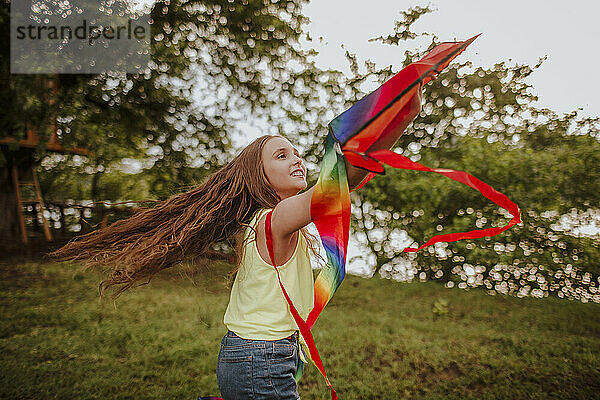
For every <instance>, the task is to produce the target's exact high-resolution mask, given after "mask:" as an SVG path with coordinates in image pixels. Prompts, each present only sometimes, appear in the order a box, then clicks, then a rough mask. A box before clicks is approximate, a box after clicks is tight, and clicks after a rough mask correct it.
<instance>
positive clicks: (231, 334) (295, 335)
mask: <svg viewBox="0 0 600 400" xmlns="http://www.w3.org/2000/svg"><path fill="white" fill-rule="evenodd" d="M225 336H226V337H230V338H238V339H243V338H241V337H239V336H238V335H236V334H235V332H232V331H227V333H226V334H225ZM298 337H299V333H298V331H296V332H294V333H292V334H291V335H290V336H287V337H284V338H282V339H288V340H291V341H292V342H298ZM245 340H257V341H258V340H260V339H245ZM275 340H281V339H274V340H267V341H269V342H272V341H275Z"/></svg>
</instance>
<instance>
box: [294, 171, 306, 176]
mask: <svg viewBox="0 0 600 400" xmlns="http://www.w3.org/2000/svg"><path fill="white" fill-rule="evenodd" d="M292 176H304V174H303V173H302V172H300V171H297V172H294V173H293V174H292Z"/></svg>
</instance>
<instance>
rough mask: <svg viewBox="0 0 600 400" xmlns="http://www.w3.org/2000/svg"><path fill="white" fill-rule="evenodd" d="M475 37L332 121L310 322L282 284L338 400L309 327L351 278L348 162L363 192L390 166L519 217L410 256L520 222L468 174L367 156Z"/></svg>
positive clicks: (503, 200)
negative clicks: (436, 179)
mask: <svg viewBox="0 0 600 400" xmlns="http://www.w3.org/2000/svg"><path fill="white" fill-rule="evenodd" d="M477 36H479V35H477ZM477 36H474V37H472V38H471V39H469V40H466V41H464V42H448V43H441V44H439V45H437V46H436V47H434V48H433V49H432V50H431V51H430V52H429V53H428V54H427V55H426V56H425V57H423V59H421V60H419V61H417V62H414V63H412V64H410V65H408V66H407V67H406V68H404V69H403V70H402V71H400V72H399V73H398V74H396V75H395V76H394V77H392V78H391V79H390V80H388V81H387V82H385V83H384V84H383V85H382V86H380V87H379V88H378V89H377V90H375V91H374V92H372V93H370V94H369V95H367V96H365V97H364V98H363V99H361V100H360V101H359V102H357V103H356V104H354V105H353V106H352V107H351V108H349V109H348V110H346V111H345V112H344V113H342V114H341V115H339V116H338V117H336V118H335V119H334V120H333V121H331V122H330V123H329V133H328V135H327V141H326V145H325V156H324V158H323V161H322V163H321V172H320V175H319V179H318V181H317V184H316V187H315V191H314V193H313V196H312V202H311V216H312V219H313V222H314V224H315V225H316V227H317V229H318V231H319V234H320V236H321V241H322V242H323V246H324V248H325V251H326V254H327V264H326V265H325V267H323V270H322V271H321V273H320V274H319V275H318V276H317V278H316V280H315V305H314V308H313V309H312V311H311V312H310V314H309V315H308V318H307V319H306V321H304V320H303V319H302V318H301V317H300V315H299V314H298V312H297V311H296V308H295V307H294V305H293V304H292V302H291V300H290V298H289V296H288V295H287V292H286V290H285V288H284V287H283V285H281V281H279V283H280V286H281V289H282V291H283V294H284V296H285V298H286V300H287V302H288V304H289V306H290V311H291V313H292V315H293V317H294V319H295V321H296V323H297V325H298V328H299V330H300V333H301V334H302V336H303V338H304V340H305V341H306V343H307V345H308V348H309V352H310V356H311V359H312V360H313V362H314V363H315V365H316V366H317V368H318V369H319V371H320V372H321V373H322V374H323V376H324V377H325V380H326V382H327V385H328V386H329V387H330V388H331V397H332V399H337V394H336V392H335V390H334V389H333V386H332V385H331V383H330V382H329V379H328V378H327V375H326V373H325V369H324V367H323V363H322V361H321V359H320V357H319V353H318V351H317V348H316V346H315V343H314V339H313V337H312V333H311V329H312V327H313V326H314V324H315V322H316V320H317V318H318V317H319V315H320V314H321V312H322V311H323V309H324V308H325V306H326V305H327V303H328V302H329V300H330V299H331V298H332V297H333V295H334V293H335V291H336V290H337V288H338V287H339V286H340V284H341V283H342V281H343V280H344V276H345V274H346V268H345V265H346V250H347V248H348V239H349V235H350V190H349V187H348V179H347V176H346V166H345V163H344V159H347V160H348V161H349V162H350V163H351V164H352V165H354V166H357V167H361V168H364V169H367V170H369V171H370V173H369V175H368V176H367V177H366V178H365V179H364V180H363V182H362V183H361V185H360V186H359V187H357V188H356V189H359V188H360V187H362V186H363V185H364V184H365V183H366V182H368V181H369V180H370V179H371V178H373V177H374V176H375V175H377V174H381V173H384V169H383V165H382V164H387V165H389V166H390V167H393V168H401V169H411V170H418V171H427V172H435V173H438V174H441V175H444V176H447V177H448V178H450V179H453V180H455V181H458V182H461V183H464V184H465V185H468V186H470V187H472V188H474V189H476V190H478V191H479V192H480V193H481V194H482V195H483V196H485V197H487V198H488V199H490V200H491V201H493V202H494V203H496V204H498V205H499V206H501V207H503V208H505V209H506V210H508V211H509V212H510V213H511V214H512V215H513V218H512V220H511V221H510V222H509V223H508V224H507V225H506V226H503V227H498V228H488V229H479V230H473V231H469V232H461V233H450V234H445V235H437V236H434V237H433V238H431V239H429V240H428V241H427V242H426V243H424V244H423V245H421V246H420V247H418V248H416V249H415V248H406V249H404V251H405V252H415V251H418V250H420V249H422V248H424V247H427V246H430V245H432V244H434V243H437V242H440V241H445V242H452V241H456V240H461V239H475V238H481V237H485V236H494V235H497V234H499V233H501V232H503V231H505V230H506V229H509V228H510V227H511V226H513V225H515V224H518V223H519V222H521V219H520V217H521V211H520V209H519V207H518V206H517V205H516V204H515V203H513V202H512V201H511V200H510V199H509V198H508V197H506V196H505V195H503V194H502V193H500V192H498V191H496V190H495V189H493V188H492V187H491V186H489V185H487V184H486V183H484V182H482V181H480V180H479V179H477V178H475V177H474V176H472V175H470V174H468V173H466V172H463V171H454V170H450V169H443V168H429V167H426V166H424V165H422V164H419V163H417V162H413V161H411V160H410V159H407V158H406V157H403V156H401V155H399V154H396V153H394V152H392V151H389V150H377V151H372V152H368V149H369V148H370V147H371V145H372V144H373V143H375V142H376V141H377V140H378V139H380V138H382V137H385V136H386V135H390V134H395V133H397V129H399V127H400V126H401V125H402V122H403V121H405V120H406V118H407V115H408V113H409V110H408V107H407V104H410V102H411V100H412V98H413V96H414V95H415V94H416V91H417V90H420V89H419V85H420V84H421V83H423V84H426V83H427V82H429V81H430V80H431V79H433V78H435V76H436V75H437V74H438V73H439V72H440V71H441V70H443V69H444V68H446V67H447V66H448V64H449V63H450V62H451V61H452V60H453V59H454V58H455V57H456V56H458V55H459V54H460V53H461V52H462V51H463V50H464V49H465V48H466V47H467V46H468V45H469V44H471V42H472V41H473V40H475V39H476V38H477ZM356 189H355V190H356ZM271 213H272V211H271V212H270V213H269V214H268V215H267V218H266V237H267V247H268V249H269V254H270V256H271V261H272V263H273V265H275V260H274V256H273V246H272V240H271ZM275 269H276V270H277V274H278V276H279V270H278V269H277V267H275Z"/></svg>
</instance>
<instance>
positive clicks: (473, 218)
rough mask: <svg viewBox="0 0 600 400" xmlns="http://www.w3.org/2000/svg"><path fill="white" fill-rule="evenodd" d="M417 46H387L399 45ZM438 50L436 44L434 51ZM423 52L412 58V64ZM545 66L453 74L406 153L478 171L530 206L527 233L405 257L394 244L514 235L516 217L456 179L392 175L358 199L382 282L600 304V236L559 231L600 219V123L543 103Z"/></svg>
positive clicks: (464, 69)
mask: <svg viewBox="0 0 600 400" xmlns="http://www.w3.org/2000/svg"><path fill="white" fill-rule="evenodd" d="M424 14H426V12H424V10H422V9H419V10H413V12H412V13H411V12H407V13H404V15H403V20H402V21H400V22H399V23H398V24H400V25H402V24H404V25H406V24H408V25H410V24H412V23H413V22H415V21H416V19H418V18H420V17H421V16H422V15H424ZM404 25H402V26H404ZM390 38H391V37H390ZM406 39H408V37H406V38H405V37H402V36H396V39H394V40H391V39H389V38H388V39H385V40H384V39H383V38H377V39H376V40H380V41H383V42H384V43H386V44H391V45H399V44H400V40H406ZM435 42H436V39H435V36H434V40H433V41H432V44H431V46H433V45H434V44H435ZM474 45H476V44H474ZM431 46H430V47H431ZM422 54H423V51H421V52H412V53H411V52H407V53H406V61H405V64H406V63H408V62H410V61H411V60H412V59H415V58H417V57H418V56H420V55H422ZM350 61H351V63H353V64H354V68H353V72H354V73H355V75H356V76H355V78H354V79H355V81H356V82H359V81H366V80H368V79H373V78H374V77H377V78H378V80H379V81H383V80H385V79H387V78H388V77H389V76H390V75H391V73H392V71H391V70H390V69H389V68H384V69H381V70H376V69H373V68H372V67H371V66H372V63H370V62H369V61H366V62H365V69H366V72H365V73H362V74H361V73H359V68H358V64H359V62H358V60H357V59H356V57H352V58H351V59H350ZM542 62H543V59H541V60H540V62H539V63H538V64H537V65H535V66H533V67H530V66H527V65H514V66H508V65H506V64H505V63H498V64H496V65H495V66H493V67H492V68H489V69H485V68H482V67H473V66H472V65H471V64H470V63H469V62H466V63H463V64H454V65H451V66H450V67H449V68H448V69H447V70H445V71H444V72H443V73H442V74H440V76H439V77H438V78H437V79H436V80H434V81H432V82H431V83H430V84H428V85H427V86H426V87H425V90H424V99H425V104H424V105H423V111H422V112H421V114H420V115H419V116H418V117H417V119H416V120H415V121H414V122H413V124H412V125H411V126H409V128H408V129H407V131H406V132H405V134H404V135H402V136H401V137H400V139H399V140H398V142H397V143H396V147H395V151H396V152H398V153H400V154H403V155H404V156H406V157H410V158H411V159H412V160H414V161H419V162H421V163H423V164H424V165H427V166H429V167H432V168H439V167H442V168H451V169H456V170H462V171H466V172H468V173H470V174H471V175H473V176H475V177H477V178H479V179H481V180H482V181H484V182H486V183H488V184H490V185H491V186H492V187H494V188H495V189H497V190H498V191H500V192H502V193H505V194H506V195H507V196H508V197H509V198H511V199H512V200H513V201H514V202H515V203H517V205H519V207H520V208H521V210H522V213H523V215H522V219H523V223H522V224H519V225H517V226H515V227H513V228H511V229H510V230H508V231H506V232H505V233H503V234H500V235H498V236H495V237H494V238H489V237H487V238H485V239H479V240H468V241H461V242H455V243H450V244H446V243H439V244H437V245H435V246H432V247H429V248H426V249H423V250H422V251H420V252H418V253H416V254H410V255H408V254H406V253H402V247H399V246H397V245H393V244H392V242H393V241H392V236H394V235H397V234H399V233H401V232H406V233H407V234H408V235H409V237H410V238H411V240H414V242H413V245H412V247H415V244H416V243H423V242H424V241H426V240H427V239H429V238H430V237H432V236H434V235H436V234H444V233H451V232H460V231H469V230H472V229H477V228H489V227H497V226H503V225H505V224H506V223H507V222H508V221H509V220H510V216H509V215H508V214H507V213H506V211H505V210H502V209H498V207H495V206H494V207H493V206H492V205H491V204H490V202H489V200H487V199H486V198H484V197H483V196H481V195H479V194H478V193H477V192H476V191H474V190H472V189H471V188H469V187H467V186H464V185H461V184H459V183H457V182H454V181H452V180H449V179H447V178H445V177H442V176H439V175H436V174H429V173H422V172H416V171H404V170H394V169H391V168H388V169H386V175H385V177H378V178H375V179H373V180H372V181H371V182H369V183H368V184H367V185H366V186H365V187H364V188H363V189H361V190H359V191H357V192H356V193H354V194H353V196H352V200H353V204H354V206H355V209H356V210H357V211H356V217H357V221H352V229H353V231H354V232H355V233H356V234H357V235H358V236H359V237H361V238H363V239H364V240H365V241H366V242H367V247H368V248H369V250H370V251H371V253H372V254H374V255H375V257H376V265H375V268H374V273H377V272H381V273H382V275H384V276H388V277H396V278H399V279H403V278H404V279H405V278H406V276H405V275H406V268H407V265H409V269H413V270H415V271H416V272H414V273H415V274H419V273H420V272H421V273H424V274H425V275H424V276H425V277H427V278H429V279H441V280H442V281H444V282H446V283H447V284H449V285H454V284H458V285H459V286H460V287H477V286H482V287H485V288H487V289H488V290H490V291H497V292H501V293H510V294H515V295H518V296H526V295H533V296H547V295H549V294H555V295H558V296H560V297H562V296H567V297H574V298H577V299H581V300H582V301H589V300H593V301H600V292H599V290H598V287H599V286H600V274H599V272H600V270H599V268H598V265H600V252H599V247H600V245H599V239H600V237H598V236H596V237H594V238H578V237H575V236H573V234H572V233H571V232H570V231H569V230H568V229H567V230H562V229H561V228H560V226H559V225H560V224H559V223H560V219H561V217H562V216H563V215H565V214H566V213H572V212H574V213H575V214H578V215H581V214H582V213H583V212H586V211H588V210H590V212H591V213H593V212H596V211H598V209H599V206H600V195H599V193H600V191H599V190H600V142H599V140H600V125H598V121H599V120H598V119H594V118H587V119H578V118H577V112H572V113H568V114H565V115H557V114H556V113H554V112H552V111H551V110H547V109H541V110H540V109H537V108H535V107H534V106H533V105H532V102H533V101H534V100H536V97H535V96H533V95H531V94H530V90H529V89H530V85H528V84H527V83H525V82H524V79H525V78H526V77H528V76H529V75H530V74H532V73H533V72H534V71H535V69H536V68H537V67H539V66H540V65H541V63H542ZM580 219H581V218H580ZM376 232H377V234H375V233H376ZM415 242H416V243H415ZM365 260H366V258H365Z"/></svg>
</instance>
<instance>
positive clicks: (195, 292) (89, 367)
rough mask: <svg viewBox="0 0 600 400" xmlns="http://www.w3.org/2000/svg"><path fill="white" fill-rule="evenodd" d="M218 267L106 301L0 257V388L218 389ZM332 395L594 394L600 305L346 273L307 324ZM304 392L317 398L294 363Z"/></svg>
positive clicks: (137, 392) (222, 295) (61, 395)
mask: <svg viewBox="0 0 600 400" xmlns="http://www.w3.org/2000/svg"><path fill="white" fill-rule="evenodd" d="M226 272H227V269H226V266H225V265H222V264H217V265H216V266H215V267H214V269H213V270H212V272H207V273H204V274H202V275H197V276H196V277H195V278H194V280H195V283H194V282H192V281H190V280H188V279H181V278H180V277H179V276H178V274H177V273H176V272H175V271H171V272H169V273H165V274H163V275H161V276H160V277H158V278H157V279H156V280H154V281H152V283H151V284H150V285H147V286H142V287H140V288H138V289H135V290H134V291H132V292H130V293H125V294H124V295H122V296H121V297H120V298H119V299H118V300H117V302H116V304H113V302H112V301H106V300H104V301H102V302H99V301H98V296H97V290H96V287H97V283H98V280H99V276H98V275H96V274H93V273H85V272H80V271H78V269H77V268H76V266H74V265H68V264H53V263H47V264H37V263H30V264H21V265H3V266H0V277H1V279H0V312H1V318H2V324H1V326H0V350H1V351H2V361H1V363H2V364H1V365H0V371H1V372H0V398H2V399H190V400H192V399H196V398H197V397H198V396H208V395H218V393H219V392H218V388H217V381H216V376H215V367H216V359H217V353H218V350H219V344H220V340H221V337H222V335H223V334H224V333H225V327H224V325H223V323H222V318H223V314H224V312H225V308H226V306H227V301H228V293H229V292H228V289H227V285H226V282H225V278H224V277H225V275H226ZM313 333H314V336H315V340H316V342H317V346H318V348H319V350H320V353H321V357H322V358H323V360H324V364H325V368H326V369H327V373H328V375H329V377H330V380H331V381H332V384H333V385H334V387H335V388H336V390H337V391H338V394H339V395H340V398H341V399H344V400H345V399H348V400H349V399H405V398H406V399H593V398H600V355H599V354H600V304H594V303H588V304H583V303H579V302H577V301H569V300H560V299H556V298H545V299H533V298H523V299H518V298H513V297H505V296H500V295H497V296H490V295H487V294H485V293H484V292H483V291H479V290H471V291H465V290H461V289H447V288H444V287H443V286H442V285H440V284H439V283H436V282H424V283H422V282H414V283H398V282H393V281H389V280H383V279H379V278H372V279H363V278H359V277H354V276H348V277H347V278H346V280H345V281H344V283H343V284H342V286H341V287H340V289H339V290H338V292H337V294H336V296H335V297H334V298H333V299H332V301H331V302H330V304H329V306H328V307H327V308H326V309H325V311H324V313H323V314H322V315H321V318H320V319H319V321H318V322H317V324H316V326H315V328H314V330H313ZM299 392H300V395H301V396H302V398H303V399H327V398H328V396H329V394H328V390H327V387H326V385H325V383H324V380H323V379H322V377H321V376H320V375H319V373H318V371H317V369H316V368H315V367H314V366H312V365H310V366H307V367H306V368H305V371H304V377H303V378H302V380H301V381H300V385H299Z"/></svg>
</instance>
